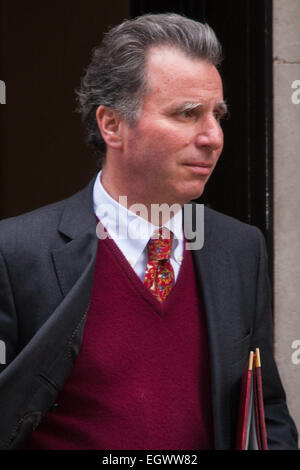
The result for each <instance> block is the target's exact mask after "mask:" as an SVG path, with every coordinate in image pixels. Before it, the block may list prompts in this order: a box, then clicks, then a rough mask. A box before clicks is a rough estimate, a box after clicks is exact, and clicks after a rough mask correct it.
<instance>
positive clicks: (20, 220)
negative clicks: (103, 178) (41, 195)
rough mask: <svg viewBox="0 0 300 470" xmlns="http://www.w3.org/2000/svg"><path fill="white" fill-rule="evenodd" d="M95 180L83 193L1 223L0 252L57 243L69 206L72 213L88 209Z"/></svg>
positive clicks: (82, 190)
mask: <svg viewBox="0 0 300 470" xmlns="http://www.w3.org/2000/svg"><path fill="white" fill-rule="evenodd" d="M92 186H93V180H92V181H91V182H90V183H89V184H88V186H86V187H85V188H83V189H81V190H80V191H78V192H76V193H75V194H73V195H71V196H70V197H67V198H65V199H63V200H61V201H57V202H54V203H51V204H48V205H45V206H42V207H39V208H38V209H35V210H33V211H30V212H26V213H24V214H21V215H18V216H15V217H10V218H7V219H3V220H1V221H0V250H1V251H3V252H5V251H6V249H9V251H11V250H12V249H14V248H17V247H25V246H26V247H29V246H31V245H32V246H36V247H45V246H46V245H47V246H49V245H51V244H52V242H53V243H55V240H57V234H58V229H59V226H60V222H61V219H62V217H63V214H64V212H65V209H66V207H70V208H72V210H73V213H75V214H76V213H77V212H79V211H80V209H81V206H84V207H85V204H86V202H85V201H86V200H87V199H89V198H90V197H91V188H92Z"/></svg>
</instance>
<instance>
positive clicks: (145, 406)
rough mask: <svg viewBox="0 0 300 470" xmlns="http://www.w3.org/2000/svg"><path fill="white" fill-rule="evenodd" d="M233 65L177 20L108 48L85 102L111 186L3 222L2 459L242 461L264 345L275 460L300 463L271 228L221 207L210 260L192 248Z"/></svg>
mask: <svg viewBox="0 0 300 470" xmlns="http://www.w3.org/2000/svg"><path fill="white" fill-rule="evenodd" d="M220 60H221V49H220V45H219V43H218V41H217V39H216V37H215V35H214V33H213V31H212V30H211V29H210V28H209V27H208V26H207V25H202V24H200V23H197V22H195V21H192V20H189V19H186V18H183V17H180V16H178V15H173V14H162V15H145V16H142V17H140V18H137V19H135V20H131V21H126V22H124V23H122V24H121V25H119V26H117V27H115V28H113V29H112V30H111V31H110V32H109V33H108V34H107V35H106V37H105V38H104V41H103V43H102V46H100V47H99V48H98V49H96V50H95V52H94V55H93V58H92V61H91V64H90V66H89V67H88V69H87V72H86V75H85V77H84V79H83V82H82V86H81V89H80V91H79V100H80V110H81V112H82V115H83V119H84V122H85V123H86V126H87V136H88V141H89V143H90V144H92V145H93V146H94V148H95V149H96V151H97V153H98V155H99V154H100V155H101V166H102V171H101V172H100V173H99V174H98V175H97V176H96V177H95V178H94V179H93V181H92V182H91V183H90V184H89V186H88V187H87V188H85V189H83V190H82V191H81V192H79V193H78V194H75V195H74V196H73V197H71V198H69V199H67V200H65V201H61V202H58V203H56V204H52V205H49V206H47V207H44V208H41V209H38V210H36V211H33V212H32V213H29V214H25V215H23V216H20V217H17V218H13V219H9V220H5V221H2V222H1V230H0V233H1V235H0V249H1V258H0V262H1V264H0V267H1V271H0V273H1V276H0V285H1V296H0V321H1V323H0V328H1V330H0V331H1V337H0V339H1V340H2V341H3V343H4V344H5V345H6V364H5V365H2V366H1V367H2V373H1V375H0V407H1V423H0V442H1V448H3V449H16V448H26V449H234V448H235V442H236V432H237V415H238V401H239V395H240V385H241V384H240V382H241V376H242V373H243V370H244V367H245V364H246V361H247V357H248V354H249V351H250V349H253V348H256V347H259V348H260V350H261V356H262V360H263V376H264V383H263V386H264V402H265V415H266V424H267V432H268V444H269V448H271V449H296V448H297V431H296V429H295V426H294V423H293V421H292V419H291V417H290V416H289V413H288V409H287V406H286V402H285V394H284V391H283V388H282V385H281V383H280V379H279V376H278V372H277V368H276V365H275V362H274V359H273V353H272V346H271V340H270V338H271V313H270V297H269V290H268V279H267V271H266V269H267V268H266V265H267V263H266V258H265V248H264V241H263V237H262V235H261V233H260V231H259V230H258V229H256V228H254V227H251V226H248V225H246V224H243V223H241V222H239V221H236V220H234V219H232V218H230V217H227V216H224V215H222V214H219V213H217V212H215V211H212V210H209V209H205V216H204V230H205V232H204V246H203V247H202V245H201V246H200V247H198V248H197V249H195V246H196V247H197V245H193V243H191V244H190V245H189V248H190V249H188V244H187V241H188V240H190V236H189V234H190V233H191V232H192V231H193V230H192V229H193V226H192V225H191V223H190V218H191V215H189V217H186V216H185V214H189V211H190V208H191V207H192V208H193V210H194V213H193V214H194V216H195V217H194V222H196V226H197V217H198V218H199V212H198V211H197V206H196V205H195V204H187V203H188V202H189V201H190V200H191V199H195V198H198V197H199V196H201V194H202V192H203V190H204V187H205V184H206V182H207V180H208V178H209V177H210V175H211V173H212V171H213V169H214V167H215V165H216V164H217V161H218V159H219V157H220V154H221V151H222V147H223V134H222V129H221V126H220V121H221V119H222V117H223V116H224V115H225V114H226V104H225V102H224V98H223V90H222V81H221V78H220V75H219V72H218V68H217V67H218V66H219V64H220ZM162 204H164V205H165V207H169V208H172V211H173V214H172V216H171V215H170V212H166V211H164V212H163V213H162V214H161V213H160V214H159V217H158V214H157V211H155V210H154V211H152V209H153V207H157V205H162ZM155 205H156V206H155ZM183 207H184V210H183V211H182V210H181V209H182V208H183ZM128 208H129V209H128ZM178 208H180V210H178ZM116 214H118V215H117V216H116ZM168 214H169V216H168ZM195 219H196V221H195ZM98 222H99V223H98ZM154 222H156V223H154ZM183 224H184V227H183ZM197 227H198V226H197ZM197 227H196V228H197ZM96 230H97V234H98V237H97V236H96ZM197 230H199V231H201V228H200V229H199V227H198V228H197ZM120 233H126V236H125V237H123V236H120ZM196 238H197V233H196Z"/></svg>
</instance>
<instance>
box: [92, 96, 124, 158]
mask: <svg viewBox="0 0 300 470" xmlns="http://www.w3.org/2000/svg"><path fill="white" fill-rule="evenodd" d="M96 119H97V124H98V127H99V130H100V132H101V135H102V137H103V140H104V141H105V143H106V145H107V146H108V147H112V148H116V149H119V148H121V146H122V135H121V132H120V128H121V118H120V116H119V114H118V113H117V112H116V111H114V110H113V109H111V108H107V107H106V106H103V105H101V106H99V108H98V109H97V111H96Z"/></svg>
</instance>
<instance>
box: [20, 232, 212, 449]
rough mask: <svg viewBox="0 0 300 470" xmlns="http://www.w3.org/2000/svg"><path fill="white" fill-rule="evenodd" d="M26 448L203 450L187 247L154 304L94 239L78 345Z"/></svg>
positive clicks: (207, 413)
mask: <svg viewBox="0 0 300 470" xmlns="http://www.w3.org/2000/svg"><path fill="white" fill-rule="evenodd" d="M57 402H58V404H59V408H58V409H57V411H56V412H48V413H47V414H46V416H45V417H44V419H43V421H42V422H41V424H40V426H39V427H38V428H37V429H36V430H35V431H34V432H33V433H32V434H31V435H30V437H29V438H28V439H27V441H26V443H25V446H24V448H26V449H95V450H96V449H106V450H107V449H109V450H116V449H120V450H121V449H122V450H124V449H128V450H138V449H146V450H156V449H157V450H158V449H173V450H179V449H211V448H212V446H213V433H212V416H211V393H210V371H209V351H208V336H207V330H206V322H205V313H204V309H203V303H202V301H201V296H200V295H199V284H198V282H197V280H196V275H195V273H194V268H193V262H192V254H191V252H190V251H185V253H184V259H183V262H182V266H181V268H180V271H179V275H178V278H177V282H176V284H175V286H174V288H173V290H172V292H171V294H170V295H169V297H168V298H167V300H166V301H165V302H164V303H162V304H161V303H159V302H158V300H156V299H155V298H154V296H153V295H152V294H151V292H150V291H148V289H147V288H146V287H145V286H144V285H143V283H142V282H141V280H140V279H139V278H138V276H137V275H136V274H135V272H134V270H133V269H132V268H131V266H130V265H129V263H128V262H127V260H126V259H125V257H124V256H123V254H122V253H121V251H120V250H119V249H118V247H117V245H116V244H115V243H114V242H113V240H111V239H109V238H107V239H105V240H99V244H98V253H97V260H96V267H95V277H94V284H93V292H92V297H91V303H90V309H89V312H88V316H87V320H86V324H85V328H84V334H83V339H82V344H81V348H80V351H79V354H78V356H77V359H76V361H75V364H74V367H73V369H72V371H71V374H70V376H69V378H68V380H67V382H66V383H65V385H64V387H63V389H62V391H61V392H60V394H59V396H58V398H57Z"/></svg>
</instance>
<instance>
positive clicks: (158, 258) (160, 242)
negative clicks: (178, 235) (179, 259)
mask: <svg viewBox="0 0 300 470" xmlns="http://www.w3.org/2000/svg"><path fill="white" fill-rule="evenodd" d="M153 237H155V238H153ZM172 241H173V234H172V233H171V232H170V231H169V230H168V229H167V228H165V227H163V228H160V229H159V230H158V232H154V234H153V235H152V237H151V238H150V240H149V242H148V245H147V250H148V263H147V266H146V271H145V277H144V285H145V286H147V287H148V288H149V289H150V291H151V292H152V294H153V295H154V296H155V297H156V298H157V300H159V301H160V302H163V301H164V300H165V299H166V298H167V296H168V295H169V294H170V292H171V290H172V287H173V286H172V284H173V282H174V271H173V268H172V265H171V262H170V256H171V248H172Z"/></svg>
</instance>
